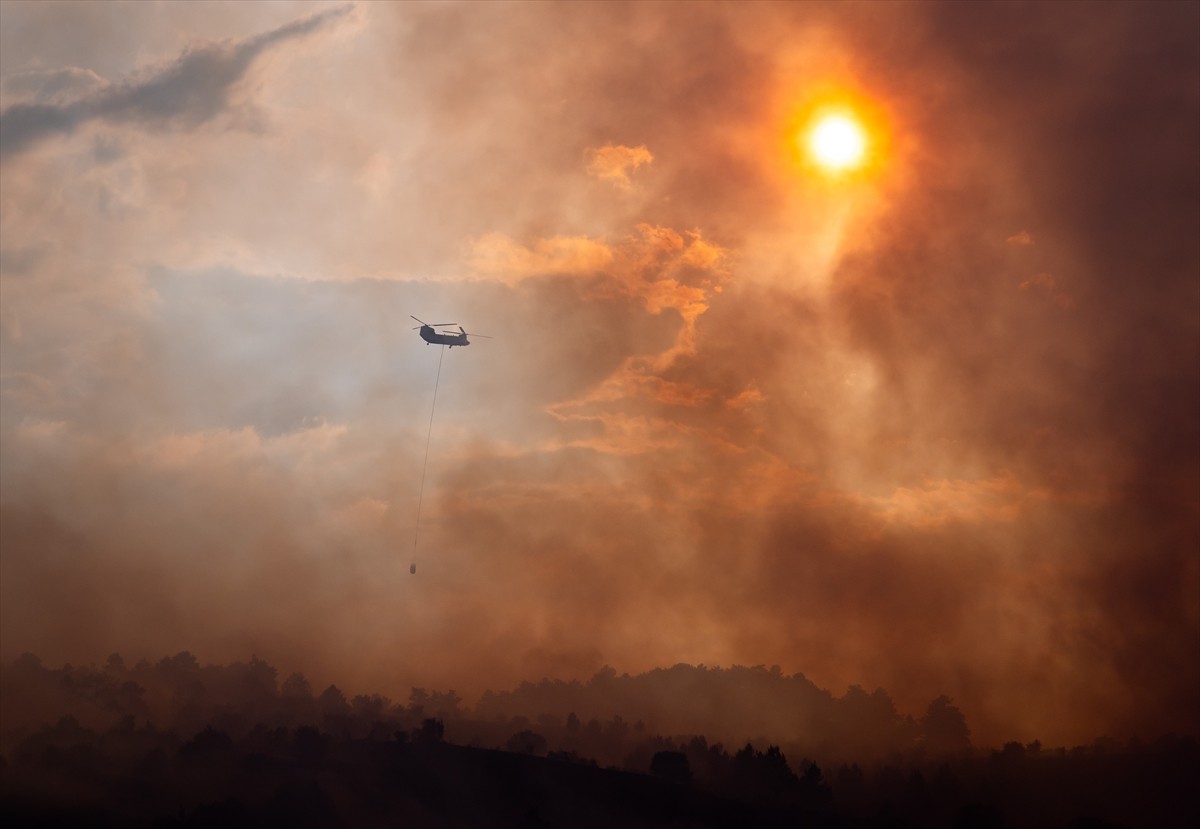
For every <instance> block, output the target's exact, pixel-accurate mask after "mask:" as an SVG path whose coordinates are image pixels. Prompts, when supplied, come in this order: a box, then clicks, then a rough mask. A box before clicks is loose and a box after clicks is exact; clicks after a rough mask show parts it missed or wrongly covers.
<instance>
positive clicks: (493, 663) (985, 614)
mask: <svg viewBox="0 0 1200 829" xmlns="http://www.w3.org/2000/svg"><path fill="white" fill-rule="evenodd" d="M206 8H208V9H209V13H206V14H205V15H204V16H203V19H201V18H200V17H198V16H197V15H196V14H195V13H194V12H193V11H191V10H189V9H188V7H185V6H179V7H175V6H172V7H166V8H165V9H160V10H158V11H153V12H152V11H151V10H150V8H149V7H143V6H142V5H140V4H83V5H73V4H24V3H8V4H5V5H4V6H3V23H4V25H3V26H2V27H0V45H2V46H3V49H2V50H0V51H3V52H4V53H5V54H6V55H7V56H8V57H7V58H6V60H5V61H4V63H3V67H2V72H3V77H0V91H2V92H3V96H4V100H3V110H2V111H0V128H2V142H0V277H2V279H0V290H2V294H0V299H2V300H3V301H2V303H0V345H2V351H0V379H2V381H3V387H2V388H3V392H2V393H3V396H2V398H0V401H2V403H3V410H2V418H0V440H2V444H0V448H2V451H3V464H2V465H0V510H2V518H3V520H2V522H0V533H2V538H3V546H2V558H0V563H2V565H3V579H2V580H0V597H2V599H3V604H2V613H3V625H2V626H0V656H2V657H3V658H4V659H6V660H8V659H12V658H15V657H16V656H17V655H19V654H20V653H21V652H23V651H33V652H35V653H37V654H38V655H39V656H41V657H42V658H43V659H46V660H47V661H49V662H54V661H58V660H73V661H76V662H88V661H95V660H102V659H103V658H104V657H105V656H107V654H109V653H111V652H114V651H118V652H121V653H122V654H124V655H125V656H126V658H127V659H128V658H138V657H140V656H148V657H151V658H155V657H158V656H161V655H163V654H168V653H175V652H178V651H180V650H183V649H187V650H190V651H191V652H193V653H195V654H197V655H198V656H199V657H200V658H201V659H203V660H205V661H209V660H211V661H230V660H235V659H245V658H246V657H247V656H248V655H249V654H252V653H257V654H258V655H260V656H262V657H264V658H267V659H269V660H270V661H271V662H272V663H273V664H278V665H280V666H281V669H282V670H286V671H291V670H303V671H304V672H305V673H306V674H307V675H310V676H313V677H314V681H315V682H318V683H320V682H322V681H326V682H328V681H334V680H336V681H337V682H338V683H339V684H343V685H349V686H351V687H352V688H359V689H361V690H364V691H366V690H371V691H375V690H378V691H383V692H385V693H391V694H393V695H397V694H398V693H399V691H400V690H401V689H404V688H407V687H408V686H409V685H416V684H420V685H424V686H431V687H452V688H455V689H457V690H458V691H459V693H461V694H464V695H467V696H468V697H469V696H470V695H472V694H478V693H480V692H481V691H483V690H484V689H486V688H504V687H510V686H512V685H514V684H515V683H517V682H519V681H521V680H525V679H531V680H532V679H538V678H541V677H543V676H550V677H556V678H561V679H572V678H586V677H589V676H591V675H593V674H594V673H595V672H596V670H597V669H598V668H599V667H600V666H602V665H605V664H609V665H612V666H614V667H615V668H617V669H618V670H620V671H629V672H639V671H646V670H650V669H653V668H655V667H665V666H670V665H674V664H676V663H680V662H686V663H691V664H698V663H704V664H708V665H734V664H741V665H759V664H762V665H780V666H782V668H783V670H784V671H786V672H803V673H804V674H805V675H806V676H808V677H810V678H811V679H812V680H813V681H814V682H816V683H817V684H818V685H820V686H821V687H828V688H831V689H832V690H833V691H834V692H835V693H840V692H841V690H842V689H845V688H846V687H848V686H850V685H863V686H865V687H870V688H874V687H877V686H882V687H884V688H886V689H887V690H888V691H889V692H890V693H891V694H892V695H893V697H894V698H895V699H896V701H897V705H898V706H899V707H900V708H901V710H903V711H906V712H917V713H919V711H920V710H923V706H924V705H925V704H926V703H927V702H928V700H929V699H932V698H934V697H936V696H938V695H939V694H943V693H944V694H947V695H949V696H950V697H952V698H953V699H954V700H955V703H956V704H957V705H960V706H961V708H962V709H963V711H964V713H965V714H966V716H967V718H968V720H969V721H970V722H971V725H972V733H973V735H974V737H975V738H976V739H977V741H978V742H980V743H987V742H989V741H1001V740H1006V739H1021V740H1031V739H1034V738H1040V739H1042V740H1043V741H1049V742H1068V741H1077V740H1087V739H1091V738H1094V737H1096V736H1099V735H1101V734H1111V735H1114V736H1125V735H1131V734H1146V735H1151V734H1156V733H1162V732H1165V731H1180V732H1190V733H1195V732H1196V731H1197V729H1198V727H1200V723H1198V722H1197V719H1196V710H1197V709H1196V705H1195V703H1196V700H1197V695H1198V694H1200V665H1198V663H1197V661H1196V658H1195V656H1196V652H1197V647H1198V646H1200V569H1198V560H1197V550H1198V549H1200V472H1198V469H1200V437H1198V431H1200V393H1198V388H1200V382H1198V381H1200V241H1198V239H1200V237H1198V236H1197V234H1196V228H1197V227H1200V192H1198V191H1200V35H1198V32H1200V11H1198V10H1197V7H1196V6H1195V5H1194V4H1187V3H1179V4H1171V3H1159V4H1153V5H1149V6H1147V5H1134V4H1020V3H1006V4H954V3H946V4H898V3H887V4H882V3H881V4H852V5H850V4H847V5H842V4H836V5H825V4H753V3H751V4H729V5H727V4H707V3H706V4H631V5H621V4H607V3H606V4H536V5H525V4H396V5H391V4H360V5H358V6H355V7H347V6H344V5H342V4H329V5H313V4H295V5H292V4H286V3H279V4H261V5H259V4H229V5H223V4H217V5H211V6H208V7H206ZM98 17H104V18H105V19H106V20H107V21H108V22H107V24H106V26H100V25H99V24H98V23H97V18H98ZM88 26H91V27H92V28H94V29H97V30H99V31H102V32H105V33H106V34H105V36H103V37H100V38H93V39H92V40H89V41H88V42H87V45H86V46H85V45H84V44H83V42H82V41H80V40H79V39H78V32H79V31H80V29H81V27H84V28H86V27H88ZM822 96H825V97H829V96H834V97H836V96H842V97H844V98H845V99H846V100H850V101H853V102H855V103H856V105H857V106H859V107H860V109H862V111H864V112H866V113H869V123H870V125H871V130H872V137H873V140H874V141H875V142H876V146H878V147H879V148H880V150H879V155H878V160H877V163H876V164H874V165H873V166H872V167H871V169H869V170H867V171H865V172H863V173H862V174H860V175H856V176H849V177H846V178H844V179H830V178H829V177H827V176H821V175H820V174H819V173H818V172H816V171H814V170H813V169H811V166H810V165H806V164H805V163H804V161H803V159H802V158H801V157H800V153H799V152H798V151H797V141H796V135H797V130H798V129H799V127H798V120H797V119H798V118H799V117H800V115H801V114H802V113H803V112H805V111H806V107H809V106H810V105H811V103H812V101H814V100H818V99H821V97H822ZM410 314H411V315H415V316H417V317H420V318H422V319H426V320H431V321H436V322H440V321H447V322H449V321H454V322H457V323H461V324H462V325H463V326H464V327H465V328H466V329H467V330H468V331H473V332H478V333H480V334H486V335H490V336H492V337H495V339H491V340H477V341H475V342H474V343H473V344H472V345H471V346H470V347H469V348H465V349H459V348H456V349H453V350H450V351H447V352H445V353H444V354H442V355H439V353H438V349H437V347H436V346H427V345H426V344H425V343H423V342H422V341H421V340H420V339H419V338H418V337H417V336H416V333H415V332H413V331H412V330H411V326H413V325H415V324H416V323H414V322H412V321H411V320H410V318H409V315H410ZM439 356H440V359H442V360H443V362H442V365H441V373H440V379H439V385H438V392H437V402H436V411H435V416H434V418H433V427H432V431H431V432H430V433H429V434H430V435H431V442H430V447H429V460H428V473H427V477H426V482H425V491H424V495H423V501H422V503H423V507H422V521H421V536H420V538H421V541H420V545H419V547H418V548H417V549H416V556H417V559H418V562H419V571H418V575H417V576H416V577H411V576H409V574H408V564H409V561H410V559H411V557H412V555H413V552H414V551H413V538H414V530H415V526H414V523H415V519H416V505H417V500H418V497H419V495H420V493H419V492H418V489H419V485H420V481H421V473H422V468H423V460H424V452H425V438H426V434H427V429H428V428H429V425H430V411H431V406H432V404H433V391H434V381H435V377H438V376H439V375H438V360H439Z"/></svg>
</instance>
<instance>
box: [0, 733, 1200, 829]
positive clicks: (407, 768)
mask: <svg viewBox="0 0 1200 829" xmlns="http://www.w3.org/2000/svg"><path fill="white" fill-rule="evenodd" d="M441 730H442V726H441V723H440V722H439V721H436V720H427V721H426V722H425V723H424V724H423V725H422V727H421V728H420V729H418V730H414V731H413V732H412V734H411V736H410V734H409V733H407V732H403V731H398V732H396V733H395V734H394V735H393V736H392V737H391V738H390V739H375V740H371V739H335V738H333V737H331V736H330V735H329V734H326V733H322V732H320V731H318V730H317V729H315V728H299V729H295V730H292V731H289V730H287V729H284V728H277V729H274V730H271V729H267V728H266V727H259V728H256V729H255V730H253V731H252V732H250V733H249V734H248V735H246V736H245V737H244V738H242V739H240V740H238V741H236V742H235V741H234V740H233V739H231V738H230V737H229V736H228V735H227V734H226V733H224V732H222V731H218V730H215V729H212V728H207V729H205V730H203V731H201V732H200V733H198V734H196V735H195V736H194V737H193V738H191V739H190V740H187V741H183V742H181V741H179V740H178V739H177V738H175V737H174V736H173V735H172V734H169V733H163V732H156V731H154V730H153V729H150V728H145V729H140V730H139V729H134V728H132V727H130V728H126V729H123V730H122V729H114V730H113V731H112V732H109V733H106V734H103V735H96V734H94V733H91V732H87V731H86V730H85V729H82V728H80V727H79V726H78V724H76V723H73V722H71V721H63V722H60V723H59V724H58V725H57V726H55V727H54V728H52V729H46V730H44V731H43V732H41V733H40V734H37V735H32V736H30V737H29V738H27V739H26V740H24V741H23V742H22V744H21V746H20V748H19V750H18V751H17V756H16V759H15V760H13V761H5V764H4V767H3V794H2V795H0V821H2V822H3V825H5V826H6V827H14V826H42V827H57V826H79V827H110V826H111V827H115V826H139V827H210V826H211V827H216V826H221V827H242V826H246V827H249V826H255V827H258V826H291V827H318V826H320V827H338V826H343V827H355V826H364V827H373V826H380V827H382V826H388V827H393V826H398V827H660V826H661V827H668V826H669V827H752V826H761V827H784V826H787V827H905V826H914V827H915V826H945V827H1005V826H1011V827H1021V826H1056V827H1072V829H1084V827H1090V829H1101V827H1118V826H1130V827H1134V826H1147V827H1150V826H1181V827H1182V826H1192V825H1196V822H1195V821H1196V819H1197V817H1200V812H1198V810H1197V799H1196V796H1195V794H1194V793H1192V789H1193V787H1194V784H1195V780H1196V779H1198V778H1197V772H1200V761H1198V751H1197V747H1196V745H1195V744H1194V743H1192V742H1190V741H1178V742H1174V743H1172V744H1170V745H1169V746H1159V747H1157V748H1154V747H1150V748H1147V749H1145V750H1144V752H1142V753H1140V754H1136V755H1135V754H1130V753H1129V752H1128V751H1122V752H1120V753H1115V754H1114V753H1104V752H1096V751H1091V752H1089V753H1087V754H1086V755H1083V754H1078V753H1077V754H1074V755H1072V754H1058V755H1054V756H1046V757H1030V756H1028V754H1027V752H1026V751H1024V750H1022V751H1020V752H1018V751H1017V750H1016V749H1015V747H1013V746H1010V747H1009V748H1008V750H1006V751H1005V752H995V753H993V754H992V755H991V756H989V757H986V758H976V759H974V760H969V759H966V758H963V759H961V760H960V761H959V762H958V763H957V764H955V766H953V767H952V766H951V765H950V764H946V763H943V764H942V765H941V766H940V767H938V769H937V770H934V771H931V773H930V774H929V775H928V776H927V775H926V774H924V773H923V772H922V771H921V770H920V769H919V768H905V769H902V768H900V767H892V766H885V767H882V768H880V769H877V770H874V771H872V772H871V773H869V774H868V773H864V772H863V771H862V770H860V769H858V767H857V766H854V767H850V768H846V767H842V768H841V769H839V770H838V771H837V772H835V773H834V774H833V775H832V778H833V781H832V783H830V782H827V781H826V780H825V778H824V775H823V773H822V772H821V770H820V768H819V767H817V766H816V765H815V764H809V765H808V766H807V768H806V769H805V771H804V772H803V773H802V774H799V775H797V774H795V773H793V772H792V771H791V769H790V767H789V766H788V764H787V760H786V758H785V757H784V756H783V754H782V753H781V752H779V750H778V749H776V748H774V747H771V748H769V749H767V750H766V751H763V752H760V751H756V750H754V749H753V748H752V747H750V746H747V747H746V748H744V749H742V750H741V751H739V752H737V753H735V754H732V755H730V754H728V753H726V752H724V751H723V750H722V749H720V747H719V746H711V747H710V746H706V745H705V744H704V743H703V741H702V740H693V741H692V742H691V743H690V744H686V745H681V746H680V748H681V749H683V750H663V751H659V752H656V753H655V754H654V755H653V756H652V758H651V762H650V769H649V771H648V772H636V771H630V770H619V769H616V768H601V767H599V766H597V765H596V764H594V763H593V762H591V761H588V760H583V759H580V758H578V757H576V756H572V755H569V754H566V753H551V755H550V756H547V757H541V756H535V755H532V754H526V753H518V752H513V751H499V750H494V749H483V748H474V747H467V746H456V745H451V744H448V743H446V742H443V741H442V740H441ZM706 760H712V761H714V762H707V764H706Z"/></svg>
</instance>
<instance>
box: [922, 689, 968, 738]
mask: <svg viewBox="0 0 1200 829" xmlns="http://www.w3.org/2000/svg"><path fill="white" fill-rule="evenodd" d="M920 726H921V739H922V741H923V742H924V743H925V746H926V748H928V749H929V750H930V751H934V752H941V753H950V752H958V751H964V750H966V749H968V748H970V747H971V731H970V729H968V728H967V718H966V717H964V716H963V712H962V711H960V710H959V709H958V707H957V706H955V705H954V704H953V701H952V700H951V699H950V697H948V696H946V695H945V694H942V695H941V696H940V697H938V698H937V699H935V700H934V701H933V702H931V703H929V708H928V709H927V710H926V711H925V716H923V717H921V721H920Z"/></svg>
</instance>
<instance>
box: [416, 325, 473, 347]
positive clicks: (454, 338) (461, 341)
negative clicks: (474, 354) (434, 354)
mask: <svg viewBox="0 0 1200 829" xmlns="http://www.w3.org/2000/svg"><path fill="white" fill-rule="evenodd" d="M459 330H460V331H462V329H459ZM417 333H419V334H420V335H421V339H423V340H424V341H425V342H427V343H433V344H434V345H448V346H450V347H451V348H454V346H456V345H470V344H471V341H470V340H468V339H467V333H466V332H465V331H462V333H460V334H443V333H441V332H439V331H437V330H435V329H434V328H433V326H431V325H422V326H421V329H420V331H418V332H417Z"/></svg>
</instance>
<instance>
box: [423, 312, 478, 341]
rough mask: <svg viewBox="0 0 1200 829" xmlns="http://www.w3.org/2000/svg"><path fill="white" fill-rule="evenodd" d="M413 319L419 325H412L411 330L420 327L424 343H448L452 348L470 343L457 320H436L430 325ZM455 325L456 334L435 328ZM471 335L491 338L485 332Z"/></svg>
mask: <svg viewBox="0 0 1200 829" xmlns="http://www.w3.org/2000/svg"><path fill="white" fill-rule="evenodd" d="M409 316H410V317H412V314H409ZM413 319H415V320H417V322H419V323H421V324H420V325H419V326H413V329H412V330H413V331H416V330H418V329H420V333H421V339H423V340H424V341H425V344H426V345H428V344H430V343H433V344H435V345H448V346H450V347H451V348H454V346H456V345H470V344H471V341H470V340H468V339H467V332H466V331H464V330H463V327H462V326H461V325H458V323H457V322H437V323H434V324H433V325H430V324H429V323H427V322H424V321H422V320H419V319H417V318H416V317H413ZM456 325H458V333H457V334H455V333H454V332H450V333H448V334H447V333H443V332H441V331H438V330H436V329H438V328H453V327H454V326H456ZM471 336H472V337H483V338H484V339H485V340H490V339H492V338H491V337H489V336H488V335H486V334H472V335H471Z"/></svg>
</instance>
